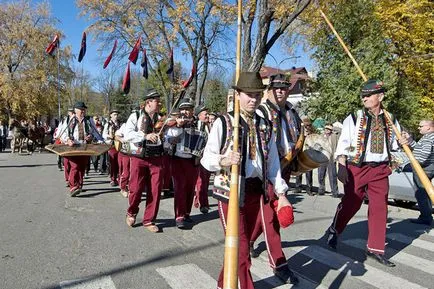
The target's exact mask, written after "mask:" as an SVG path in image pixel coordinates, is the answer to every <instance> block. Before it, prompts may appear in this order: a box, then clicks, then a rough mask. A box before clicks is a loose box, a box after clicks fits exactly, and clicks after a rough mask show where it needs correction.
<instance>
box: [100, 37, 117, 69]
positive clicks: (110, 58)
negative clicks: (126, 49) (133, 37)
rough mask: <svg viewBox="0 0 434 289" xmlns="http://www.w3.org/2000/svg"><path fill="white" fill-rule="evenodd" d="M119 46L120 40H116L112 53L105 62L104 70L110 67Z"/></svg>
mask: <svg viewBox="0 0 434 289" xmlns="http://www.w3.org/2000/svg"><path fill="white" fill-rule="evenodd" d="M117 46H118V40H117V39H116V40H115V44H114V45H113V48H112V51H111V52H110V54H109V56H107V59H106V60H105V61H104V65H103V67H102V68H103V69H105V68H106V67H107V65H109V63H110V61H111V60H112V57H113V55H114V54H115V51H116V47H117Z"/></svg>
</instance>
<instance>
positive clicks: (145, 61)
mask: <svg viewBox="0 0 434 289" xmlns="http://www.w3.org/2000/svg"><path fill="white" fill-rule="evenodd" d="M140 66H141V67H143V77H144V78H146V79H148V57H147V56H146V49H143V59H142V63H141V64H140Z"/></svg>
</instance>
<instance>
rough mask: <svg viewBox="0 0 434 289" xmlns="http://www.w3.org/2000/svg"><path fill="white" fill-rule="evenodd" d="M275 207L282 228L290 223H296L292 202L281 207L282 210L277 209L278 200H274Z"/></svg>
mask: <svg viewBox="0 0 434 289" xmlns="http://www.w3.org/2000/svg"><path fill="white" fill-rule="evenodd" d="M272 206H273V209H274V211H275V212H276V214H277V219H278V220H279V224H280V226H281V227H282V228H287V227H289V225H291V224H292V223H294V210H293V209H292V206H291V204H289V205H288V206H284V207H282V208H280V210H279V211H278V210H277V206H278V201H277V200H275V201H273V204H272Z"/></svg>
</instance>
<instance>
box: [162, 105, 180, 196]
mask: <svg viewBox="0 0 434 289" xmlns="http://www.w3.org/2000/svg"><path fill="white" fill-rule="evenodd" d="M179 116H180V112H179V109H178V108H174V109H172V111H171V113H170V115H168V116H167V118H168V119H167V122H166V125H165V127H164V134H166V132H167V130H168V129H169V128H170V127H172V126H174V125H176V119H177V118H178V117H179ZM175 148H176V144H175V145H172V144H169V143H168V142H164V155H163V196H164V197H165V198H168V197H171V196H173V194H174V193H173V180H172V156H173V154H174V150H175Z"/></svg>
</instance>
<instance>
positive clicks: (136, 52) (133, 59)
mask: <svg viewBox="0 0 434 289" xmlns="http://www.w3.org/2000/svg"><path fill="white" fill-rule="evenodd" d="M141 43H142V37H141V36H139V39H137V41H136V44H135V45H134V47H133V50H132V51H131V53H130V56H129V57H128V59H129V60H130V61H131V62H132V63H134V64H136V62H137V58H138V57H139V52H140V45H141Z"/></svg>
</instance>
